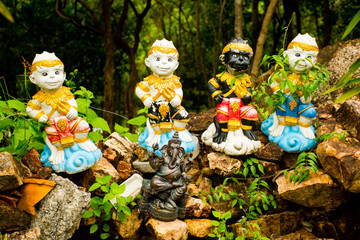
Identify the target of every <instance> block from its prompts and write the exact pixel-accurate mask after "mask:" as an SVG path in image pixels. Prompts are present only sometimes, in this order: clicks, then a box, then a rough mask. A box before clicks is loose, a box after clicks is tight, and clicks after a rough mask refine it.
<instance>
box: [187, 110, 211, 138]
mask: <svg viewBox="0 0 360 240" xmlns="http://www.w3.org/2000/svg"><path fill="white" fill-rule="evenodd" d="M215 115H216V108H211V109H209V110H207V111H206V112H202V113H200V114H199V113H194V112H190V113H189V118H190V120H189V123H188V124H187V125H186V129H187V130H189V131H190V132H194V133H202V132H204V131H205V130H206V129H207V128H208V127H209V125H210V124H211V123H213V121H214V116H215Z"/></svg>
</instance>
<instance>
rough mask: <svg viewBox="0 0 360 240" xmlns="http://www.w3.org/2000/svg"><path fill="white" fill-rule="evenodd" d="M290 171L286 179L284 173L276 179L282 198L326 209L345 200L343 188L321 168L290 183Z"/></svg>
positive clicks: (332, 207) (336, 205)
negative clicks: (299, 180) (299, 181)
mask: <svg viewBox="0 0 360 240" xmlns="http://www.w3.org/2000/svg"><path fill="white" fill-rule="evenodd" d="M292 173H293V171H289V172H288V174H287V178H286V179H285V176H284V175H281V176H280V177H278V178H277V179H276V183H277V185H278V192H279V194H280V196H281V197H282V198H284V199H286V200H288V201H291V202H294V203H297V204H299V205H302V206H305V207H322V208H325V209H328V210H331V209H335V208H336V207H338V206H339V205H341V204H342V203H344V202H345V195H344V190H343V188H342V187H341V186H340V185H339V184H338V183H336V182H334V181H333V179H332V178H331V177H330V176H329V175H328V174H326V173H325V172H323V171H322V170H317V173H313V172H312V171H310V175H311V177H310V178H309V179H307V180H305V181H303V182H301V183H300V184H294V183H293V182H291V183H290V181H289V178H290V176H291V174H292Z"/></svg>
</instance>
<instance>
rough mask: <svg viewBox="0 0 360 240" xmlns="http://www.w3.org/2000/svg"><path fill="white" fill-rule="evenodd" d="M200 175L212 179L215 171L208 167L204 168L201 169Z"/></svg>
mask: <svg viewBox="0 0 360 240" xmlns="http://www.w3.org/2000/svg"><path fill="white" fill-rule="evenodd" d="M201 174H202V175H203V176H204V177H212V176H213V175H214V174H215V171H214V170H213V169H211V168H209V167H205V168H203V169H201Z"/></svg>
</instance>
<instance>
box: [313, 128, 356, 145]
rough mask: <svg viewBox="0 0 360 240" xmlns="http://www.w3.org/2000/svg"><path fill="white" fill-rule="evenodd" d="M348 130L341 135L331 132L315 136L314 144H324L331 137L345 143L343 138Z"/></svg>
mask: <svg viewBox="0 0 360 240" xmlns="http://www.w3.org/2000/svg"><path fill="white" fill-rule="evenodd" d="M349 131H350V130H345V131H344V132H342V133H337V132H332V133H323V134H321V135H320V136H317V137H316V138H315V141H316V142H324V141H327V140H329V139H330V138H332V137H333V136H336V137H337V138H338V139H339V140H340V141H342V142H344V141H345V136H346V133H347V132H349Z"/></svg>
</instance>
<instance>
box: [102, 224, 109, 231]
mask: <svg viewBox="0 0 360 240" xmlns="http://www.w3.org/2000/svg"><path fill="white" fill-rule="evenodd" d="M103 230H104V231H105V232H108V231H110V226H109V224H106V223H105V224H104V226H103Z"/></svg>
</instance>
